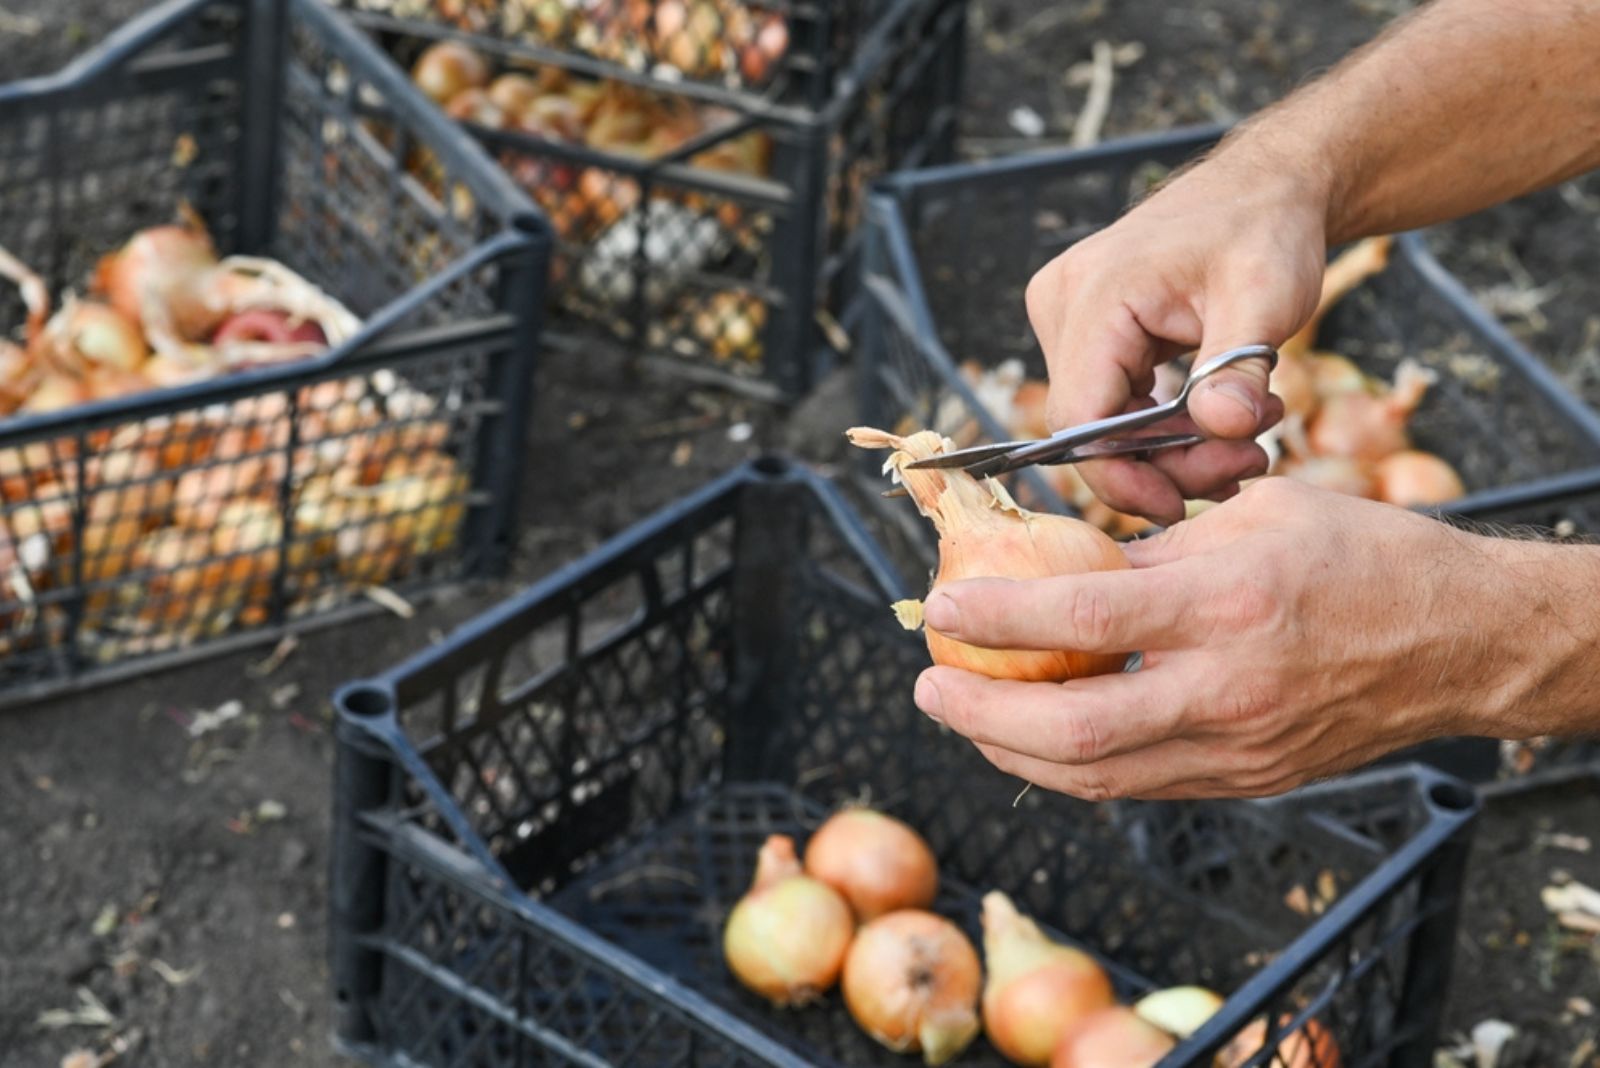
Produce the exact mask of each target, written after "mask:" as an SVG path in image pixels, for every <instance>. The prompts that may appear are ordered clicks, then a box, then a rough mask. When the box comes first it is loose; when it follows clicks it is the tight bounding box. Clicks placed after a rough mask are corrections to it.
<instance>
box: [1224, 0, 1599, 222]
mask: <svg viewBox="0 0 1600 1068" xmlns="http://www.w3.org/2000/svg"><path fill="white" fill-rule="evenodd" d="M1597 51H1600V0H1528V2H1523V3H1506V2H1505V0H1435V2H1434V3H1432V4H1430V5H1428V6H1427V7H1425V8H1423V9H1421V10H1420V11H1418V12H1417V13H1416V14H1414V15H1412V16H1410V17H1408V18H1406V19H1403V20H1401V21H1400V22H1398V23H1396V24H1395V25H1394V26H1393V27H1392V28H1391V29H1390V31H1389V32H1387V33H1385V34H1384V35H1383V36H1381V37H1380V38H1379V39H1378V40H1376V41H1374V42H1373V43H1372V44H1370V45H1368V46H1367V47H1366V48H1364V49H1362V50H1361V51H1359V52H1357V53H1355V54H1354V55H1352V56H1351V57H1350V58H1349V59H1347V60H1346V61H1345V62H1343V63H1342V64H1340V65H1339V66H1338V67H1337V68H1335V69H1334V70H1333V71H1332V72H1331V73H1329V74H1328V75H1327V76H1326V77H1324V78H1322V79H1321V80H1319V81H1317V82H1315V83H1313V84H1311V85H1310V86H1307V87H1306V88H1305V89H1303V90H1301V91H1299V92H1297V93H1295V94H1294V95H1292V96H1291V97H1289V98H1288V99H1286V100H1285V101H1283V102H1282V103H1281V104H1279V105H1277V106H1275V107H1273V108H1270V109H1268V110H1267V111H1265V112H1263V113H1262V114H1261V115H1259V116H1257V117H1256V118H1255V119H1253V120H1251V121H1250V122H1248V123H1246V124H1245V125H1244V126H1243V127H1241V128H1240V129H1239V130H1238V131H1236V132H1235V134H1234V135H1233V136H1231V137H1230V138H1229V139H1228V140H1227V141H1226V142H1224V144H1223V146H1222V147H1221V148H1219V149H1218V151H1217V153H1216V156H1215V158H1218V159H1224V158H1227V159H1232V160H1233V161H1235V162H1237V163H1242V164H1244V166H1245V170H1246V173H1250V172H1255V173H1257V174H1261V175H1265V174H1267V173H1270V172H1277V173H1281V174H1283V175H1286V176H1288V177H1289V178H1290V179H1291V180H1292V181H1294V182H1296V183H1297V184H1299V185H1300V186H1301V187H1303V189H1304V190H1306V191H1308V192H1309V193H1310V194H1311V195H1312V196H1314V197H1317V198H1319V199H1320V200H1322V201H1323V202H1324V203H1326V205H1327V240H1328V243H1329V244H1338V243H1341V242H1344V241H1348V240H1352V239H1354V238H1358V237H1363V236H1367V235H1370V234H1376V233H1390V232H1396V231H1400V230H1406V229H1412V228H1415V227H1419V226H1426V225H1429V224H1432V223H1435V222H1439V221H1442V220H1444V219H1451V218H1456V217H1459V216H1461V215H1465V214H1468V213H1470V212H1473V211H1477V210H1479V209H1481V208H1484V207H1487V206H1489V205H1491V204H1495V203H1498V202H1500V201H1502V200H1506V199H1509V198H1511V197H1514V196H1518V195H1521V194H1523V193H1527V192H1530V191H1532V190H1535V189H1539V188H1543V187H1545V186H1548V185H1552V184H1555V183H1557V182H1560V181H1562V180H1564V179H1566V178H1570V177H1572V176H1573V175H1576V174H1581V173H1582V172H1584V171H1586V170H1590V169H1593V168H1595V167H1597V166H1600V63H1596V62H1595V55H1596V52H1597Z"/></svg>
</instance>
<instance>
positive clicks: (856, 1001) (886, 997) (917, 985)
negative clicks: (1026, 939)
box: [842, 909, 981, 1064]
mask: <svg viewBox="0 0 1600 1068" xmlns="http://www.w3.org/2000/svg"><path fill="white" fill-rule="evenodd" d="M980 971H981V969H980V967H979V964H978V951H977V950H975V949H973V948H972V943H971V942H969V941H967V936H966V935H964V934H962V933H961V930H960V929H959V928H958V927H956V925H955V924H953V923H951V922H950V921H949V920H946V919H944V918H942V917H940V916H935V915H934V914H933V913H931V912H924V911H922V910H920V909H903V910H901V911H900V912H891V913H889V914H888V915H886V916H880V917H878V918H877V919H876V920H873V921H872V922H871V923H869V924H867V925H865V926H864V927H862V928H861V930H859V931H858V932H856V940H855V942H854V944H852V945H851V947H850V952H849V954H848V955H847V956H846V957H845V962H844V980H843V984H842V985H843V989H844V1003H845V1007H846V1008H847V1009H849V1010H850V1016H851V1018H852V1019H853V1020H855V1022H856V1024H857V1025H858V1026H860V1028H861V1029H862V1030H863V1031H865V1032H866V1033H867V1034H869V1035H871V1036H872V1038H873V1039H874V1040H875V1041H877V1042H878V1043H879V1044H880V1045H882V1046H884V1047H885V1048H887V1049H891V1050H893V1051H894V1052H896V1053H921V1054H922V1059H923V1060H924V1061H925V1062H926V1063H928V1064H944V1063H945V1062H947V1061H949V1060H951V1059H952V1058H954V1057H956V1056H957V1055H959V1054H960V1053H961V1051H962V1050H964V1049H966V1048H967V1046H968V1045H969V1044H971V1042H972V1040H973V1038H975V1037H976V1036H977V1034H978V1013H977V1004H978V986H979V982H980Z"/></svg>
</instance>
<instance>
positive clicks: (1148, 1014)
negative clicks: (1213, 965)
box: [1133, 986, 1222, 1039]
mask: <svg viewBox="0 0 1600 1068" xmlns="http://www.w3.org/2000/svg"><path fill="white" fill-rule="evenodd" d="M1220 1008H1222V996H1221V995H1220V994H1217V993H1215V992H1214V991H1211V990H1207V989H1206V988H1205V987H1203V986H1174V987H1168V988H1167V989H1166V990H1157V991H1156V992H1155V993H1153V994H1146V995H1145V996H1144V997H1142V998H1140V999H1139V1001H1138V1003H1137V1004H1135V1005H1134V1006H1133V1011H1134V1012H1136V1013H1138V1014H1139V1018H1140V1019H1142V1020H1144V1021H1145V1022H1146V1023H1151V1024H1154V1025H1155V1026H1157V1027H1159V1028H1161V1030H1163V1031H1165V1032H1167V1034H1169V1035H1172V1036H1173V1037H1175V1038H1179V1039H1184V1038H1188V1037H1189V1036H1190V1035H1192V1034H1194V1033H1195V1032H1196V1031H1198V1030H1200V1028H1201V1027H1202V1026H1203V1025H1204V1024H1205V1022H1206V1021H1207V1020H1209V1019H1211V1017H1213V1016H1215V1015H1216V1013H1217V1010H1218V1009H1220Z"/></svg>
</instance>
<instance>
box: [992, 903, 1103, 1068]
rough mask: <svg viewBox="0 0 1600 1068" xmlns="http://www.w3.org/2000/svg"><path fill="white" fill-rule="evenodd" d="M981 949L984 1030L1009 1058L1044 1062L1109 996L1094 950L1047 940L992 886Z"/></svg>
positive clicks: (1025, 1062) (1032, 1063)
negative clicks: (985, 970)
mask: <svg viewBox="0 0 1600 1068" xmlns="http://www.w3.org/2000/svg"><path fill="white" fill-rule="evenodd" d="M983 953H984V960H985V963H986V965H987V967H988V972H989V975H988V978H987V980H986V981H985V983H984V988H983V1029H984V1034H986V1035H988V1036H989V1041H990V1042H993V1043H994V1046H995V1048H996V1049H998V1050H999V1051H1000V1053H1001V1054H1002V1055H1003V1056H1004V1057H1005V1058H1006V1059H1007V1060H1009V1061H1011V1062H1012V1063H1013V1064H1020V1065H1027V1066H1039V1068H1043V1066H1044V1065H1048V1064H1049V1063H1050V1056H1051V1054H1052V1053H1053V1052H1054V1051H1055V1049H1056V1047H1057V1046H1059V1045H1060V1044H1061V1040H1062V1038H1063V1037H1064V1036H1065V1035H1066V1034H1067V1033H1068V1032H1070V1031H1071V1030H1072V1029H1073V1028H1074V1027H1076V1026H1077V1024H1078V1023H1079V1022H1080V1021H1082V1020H1084V1019H1085V1018H1086V1017H1088V1016H1090V1015H1091V1014H1093V1013H1095V1012H1097V1011H1099V1010H1100V1009H1104V1008H1106V1007H1107V1006H1109V1005H1111V1004H1112V1002H1113V993H1112V989H1111V979H1110V977H1109V976H1107V975H1106V973H1105V970H1104V969H1103V968H1101V967H1100V965H1099V964H1098V963H1096V962H1095V959H1094V958H1093V957H1091V956H1089V954H1087V953H1085V952H1083V951H1082V950H1078V949H1074V948H1072V947H1071V946H1066V945H1062V944H1060V943H1058V942H1053V941H1051V940H1050V939H1049V938H1048V937H1046V936H1045V934H1044V932H1043V931H1041V930H1039V925H1038V924H1036V923H1035V922H1034V921H1033V920H1032V919H1030V918H1029V917H1027V916H1024V915H1022V914H1021V913H1019V912H1018V911H1017V909H1016V906H1015V905H1013V904H1012V903H1011V899H1010V898H1008V897H1007V896H1006V895H1005V894H1003V893H1001V892H1000V891H998V890H995V891H991V892H989V893H987V894H985V895H984V897H983Z"/></svg>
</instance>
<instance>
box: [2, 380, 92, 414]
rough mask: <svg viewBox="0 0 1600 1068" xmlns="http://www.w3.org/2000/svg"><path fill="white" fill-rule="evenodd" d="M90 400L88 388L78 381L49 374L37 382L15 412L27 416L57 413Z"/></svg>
mask: <svg viewBox="0 0 1600 1068" xmlns="http://www.w3.org/2000/svg"><path fill="white" fill-rule="evenodd" d="M92 399H93V398H92V397H90V395H89V388H88V387H87V386H85V385H84V384H83V383H82V382H80V381H79V380H78V379H76V378H72V377H70V376H68V375H59V374H49V375H46V376H45V377H43V378H41V379H40V380H39V384H38V385H37V386H35V387H34V389H33V392H32V393H30V394H29V395H28V399H27V400H26V401H24V402H23V405H22V407H21V408H19V409H17V410H18V411H19V412H24V413H28V414H40V413H44V412H59V411H63V410H65V409H67V408H76V407H77V406H78V405H80V404H87V403H88V402H89V401H90V400H92Z"/></svg>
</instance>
